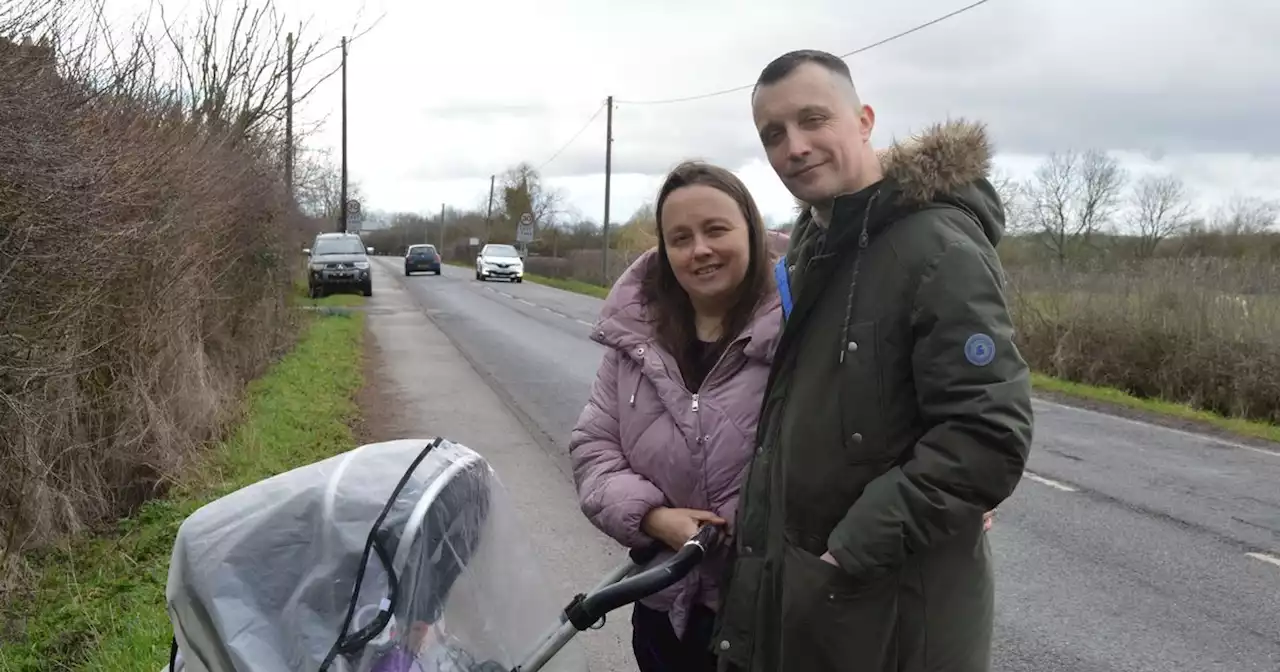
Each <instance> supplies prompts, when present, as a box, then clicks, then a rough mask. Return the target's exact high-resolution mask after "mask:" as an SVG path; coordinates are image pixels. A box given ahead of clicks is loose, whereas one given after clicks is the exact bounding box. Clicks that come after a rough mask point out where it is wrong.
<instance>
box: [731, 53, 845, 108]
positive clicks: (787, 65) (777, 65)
mask: <svg viewBox="0 0 1280 672" xmlns="http://www.w3.org/2000/svg"><path fill="white" fill-rule="evenodd" d="M805 63H817V64H818V65H821V66H822V67H824V68H826V69H827V70H828V71H830V72H831V73H833V74H836V75H839V76H840V78H841V79H844V80H845V81H847V82H849V85H850V86H852V85H853V74H852V73H851V72H849V64H847V63H845V62H844V59H843V58H840V57H839V56H836V55H835V54H831V53H828V52H825V51H819V50H817V49H798V50H796V51H789V52H787V53H785V54H783V55H781V56H779V57H777V58H775V59H773V60H772V61H770V62H769V65H766V66H764V70H761V71H760V76H759V77H757V78H756V85H755V88H753V89H752V90H751V95H753V96H754V95H755V93H756V91H758V90H759V89H760V87H762V86H768V85H770V84H776V83H778V82H780V81H782V80H783V79H785V78H786V76H787V75H790V74H791V73H792V72H794V71H795V69H796V68H798V67H800V66H801V65H804V64H805Z"/></svg>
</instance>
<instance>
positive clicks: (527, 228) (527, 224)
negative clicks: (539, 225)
mask: <svg viewBox="0 0 1280 672" xmlns="http://www.w3.org/2000/svg"><path fill="white" fill-rule="evenodd" d="M516 242H517V243H532V242H533V215H532V214H530V213H528V212H526V213H524V214H523V215H520V225H519V226H517V227H516Z"/></svg>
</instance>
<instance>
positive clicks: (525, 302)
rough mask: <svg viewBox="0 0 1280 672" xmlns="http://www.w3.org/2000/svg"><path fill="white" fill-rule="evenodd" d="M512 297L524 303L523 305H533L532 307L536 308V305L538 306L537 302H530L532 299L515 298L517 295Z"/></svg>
mask: <svg viewBox="0 0 1280 672" xmlns="http://www.w3.org/2000/svg"><path fill="white" fill-rule="evenodd" d="M508 296H510V295H509V294H508ZM512 298H515V300H516V301H519V302H520V303H523V304H524V305H526V306H533V307H534V308H537V307H538V304H536V303H534V302H532V301H525V300H524V299H521V298H517V297H512Z"/></svg>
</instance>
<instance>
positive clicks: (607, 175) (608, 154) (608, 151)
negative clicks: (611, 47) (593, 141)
mask: <svg viewBox="0 0 1280 672" xmlns="http://www.w3.org/2000/svg"><path fill="white" fill-rule="evenodd" d="M605 105H607V106H608V107H609V110H608V112H607V113H606V114H607V116H606V117H605V118H606V120H607V121H606V123H605V132H604V249H603V250H602V252H603V253H604V254H603V255H601V257H602V258H603V259H604V261H603V263H602V265H603V271H604V278H603V279H602V281H603V282H604V283H605V284H606V285H608V284H610V283H609V187H610V182H611V181H612V178H613V96H609V99H608V100H607V101H606V102H605Z"/></svg>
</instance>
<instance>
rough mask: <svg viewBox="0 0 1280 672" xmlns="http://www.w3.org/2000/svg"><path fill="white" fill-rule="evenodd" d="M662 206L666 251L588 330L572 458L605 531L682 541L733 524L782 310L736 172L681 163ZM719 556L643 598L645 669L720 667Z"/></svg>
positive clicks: (639, 270)
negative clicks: (716, 628)
mask: <svg viewBox="0 0 1280 672" xmlns="http://www.w3.org/2000/svg"><path fill="white" fill-rule="evenodd" d="M656 215H657V222H658V226H657V234H658V245H657V248H656V249H655V250H650V251H649V252H647V253H645V254H644V255H642V256H641V257H640V258H639V259H637V260H636V261H635V263H633V264H632V265H631V267H630V268H628V269H627V270H626V271H625V272H624V273H623V274H622V276H621V277H620V278H619V279H618V282H617V283H616V284H615V285H614V287H613V290H612V291H611V292H610V293H609V297H608V299H607V300H606V301H605V305H604V308H603V310H602V311H601V317H600V321H599V322H598V326H597V328H596V330H595V332H594V333H593V335H592V338H593V339H594V340H595V341H597V342H599V343H602V344H604V345H605V346H607V347H608V348H609V349H608V351H607V352H606V354H605V355H604V359H603V361H602V363H601V365H600V370H599V373H598V374H597V378H596V381H595V384H594V386H593V388H592V391H591V399H590V401H589V402H588V403H587V406H586V408H585V409H584V410H583V412H582V415H581V417H580V418H579V420H578V424H577V426H576V427H575V428H574V430H573V433H572V436H571V439H570V444H569V454H570V458H571V460H572V462H573V471H574V480H575V482H576V483H577V486H578V493H579V497H580V499H581V504H582V510H583V512H584V513H585V514H586V515H587V516H588V517H589V518H590V519H591V521H592V523H594V524H595V525H596V527H598V528H599V529H600V530H602V531H603V532H605V533H606V534H608V535H609V536H611V537H613V538H614V539H616V540H617V541H618V542H620V543H622V544H623V545H625V546H628V547H632V548H638V547H642V546H646V545H648V544H650V543H652V540H659V541H661V542H663V543H664V544H666V545H667V546H670V547H671V548H672V549H677V548H679V547H680V546H681V545H683V544H684V542H685V541H687V540H688V538H689V537H690V536H692V535H693V534H694V532H696V531H697V529H698V526H699V525H700V524H702V523H710V524H716V525H727V524H728V523H729V522H730V521H732V520H733V516H734V511H735V509H736V506H737V500H738V490H739V486H740V485H741V480H742V475H743V472H744V470H745V468H746V466H747V462H748V461H749V460H750V457H751V447H752V445H753V441H754V436H755V430H756V419H757V416H758V415H759V412H760V401H761V399H762V398H763V394H764V388H765V383H766V381H767V379H768V376H769V365H770V362H771V359H772V356H773V350H774V346H775V341H776V339H777V337H778V332H779V330H780V327H781V322H782V315H781V307H780V303H779V301H778V297H777V294H776V289H775V287H774V284H773V276H772V269H771V264H770V254H769V249H768V243H767V239H766V233H765V227H764V222H763V220H762V219H761V217H760V213H759V211H758V210H757V208H756V205H755V203H754V202H753V201H752V199H751V196H750V194H749V193H748V191H747V188H746V186H745V185H743V184H742V182H741V181H740V180H739V179H738V178H737V177H735V176H734V175H733V173H731V172H729V171H727V170H724V169H722V168H718V167H715V166H710V165H707V164H704V163H697V162H690V163H684V164H681V165H680V166H678V167H677V168H676V169H675V170H673V171H672V172H671V174H670V175H668V176H667V179H666V181H665V182H664V183H663V185H662V188H661V189H660V191H659V193H658V200H657V203H656ZM661 559H662V558H661V557H660V558H659V561H660V560H661ZM723 560H724V554H723V552H721V553H718V554H716V555H715V556H714V557H711V558H708V559H707V561H705V562H704V563H703V564H702V565H701V566H700V567H699V568H697V569H695V570H694V571H693V572H692V573H691V574H690V575H689V576H688V577H687V578H686V579H684V580H683V581H682V582H680V583H678V584H676V585H675V586H672V587H671V588H670V589H668V590H666V591H664V592H662V593H659V594H658V595H655V596H652V597H650V598H648V599H646V600H644V601H643V602H642V603H640V604H637V605H636V606H635V611H634V613H633V616H632V626H633V629H634V632H633V636H632V646H633V649H634V652H635V656H636V662H637V663H638V665H639V668H640V670H641V672H648V671H650V670H714V669H715V659H714V656H713V654H712V653H711V652H710V647H709V640H710V637H711V628H712V625H713V621H714V619H715V611H714V610H715V608H716V598H717V594H718V590H717V578H718V576H719V574H720V572H721V571H722V569H723Z"/></svg>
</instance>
